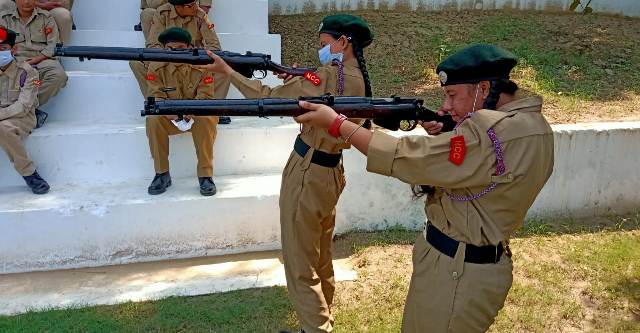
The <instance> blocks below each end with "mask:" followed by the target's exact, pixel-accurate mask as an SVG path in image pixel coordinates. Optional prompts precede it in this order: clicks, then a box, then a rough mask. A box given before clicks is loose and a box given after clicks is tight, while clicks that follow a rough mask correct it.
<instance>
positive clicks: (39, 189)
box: [22, 171, 49, 194]
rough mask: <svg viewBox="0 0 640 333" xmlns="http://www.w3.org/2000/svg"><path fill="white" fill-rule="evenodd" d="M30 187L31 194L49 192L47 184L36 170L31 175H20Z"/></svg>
mask: <svg viewBox="0 0 640 333" xmlns="http://www.w3.org/2000/svg"><path fill="white" fill-rule="evenodd" d="M22 178H24V181H25V182H26V183H27V186H29V188H30V189H31V192H33V194H45V193H47V192H49V184H47V182H46V181H45V180H44V179H42V177H40V175H39V174H38V172H37V171H36V172H34V173H33V174H32V175H31V176H26V177H22Z"/></svg>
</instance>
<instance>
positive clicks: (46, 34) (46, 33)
mask: <svg viewBox="0 0 640 333" xmlns="http://www.w3.org/2000/svg"><path fill="white" fill-rule="evenodd" d="M43 32H44V35H45V36H49V34H50V33H52V32H53V27H45V28H44V29H43Z"/></svg>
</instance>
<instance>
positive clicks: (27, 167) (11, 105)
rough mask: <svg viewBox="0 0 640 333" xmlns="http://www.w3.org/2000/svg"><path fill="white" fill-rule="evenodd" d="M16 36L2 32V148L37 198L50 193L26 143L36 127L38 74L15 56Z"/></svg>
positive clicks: (0, 42) (12, 32)
mask: <svg viewBox="0 0 640 333" xmlns="http://www.w3.org/2000/svg"><path fill="white" fill-rule="evenodd" d="M15 42H16V33H15V32H14V31H12V30H8V29H4V28H0V146H1V147H2V149H3V150H4V151H5V152H6V153H7V156H8V157H9V160H10V161H11V162H12V163H13V166H14V167H15V169H16V171H17V172H18V173H19V174H20V175H21V176H22V177H23V178H24V180H25V182H26V183H27V186H29V188H30V189H31V191H32V192H33V193H35V194H45V193H47V192H49V184H47V182H46V181H45V180H44V179H42V177H40V175H39V174H38V172H37V171H36V167H35V165H34V163H33V161H31V160H30V159H29V156H28V154H27V151H26V149H25V147H24V140H25V139H26V138H27V136H29V134H31V130H32V129H33V128H34V127H35V126H36V115H35V110H36V106H38V86H39V85H40V80H39V78H38V71H37V70H35V69H34V68H33V67H31V65H29V64H28V63H26V62H17V61H16V60H15V58H14V57H13V55H14V54H15V52H16V47H15Z"/></svg>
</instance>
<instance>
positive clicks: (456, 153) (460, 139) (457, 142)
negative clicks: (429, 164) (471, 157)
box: [449, 135, 467, 166]
mask: <svg viewBox="0 0 640 333" xmlns="http://www.w3.org/2000/svg"><path fill="white" fill-rule="evenodd" d="M466 153H467V145H466V144H465V143H464V136H462V135H458V136H454V137H453V138H451V152H449V161H450V162H451V163H453V164H455V165H458V166H459V165H460V164H462V162H463V161H464V155H465V154H466Z"/></svg>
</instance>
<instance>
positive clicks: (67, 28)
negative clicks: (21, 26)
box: [0, 0, 73, 44]
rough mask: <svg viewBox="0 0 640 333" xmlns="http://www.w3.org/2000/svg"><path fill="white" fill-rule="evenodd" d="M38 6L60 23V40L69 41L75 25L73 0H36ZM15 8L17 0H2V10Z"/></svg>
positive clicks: (0, 8) (0, 4)
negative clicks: (72, 11)
mask: <svg viewBox="0 0 640 333" xmlns="http://www.w3.org/2000/svg"><path fill="white" fill-rule="evenodd" d="M36 7H38V8H40V9H42V10H46V11H48V12H49V13H51V16H53V19H54V20H55V21H56V24H57V25H58V31H59V33H60V41H61V42H62V43H65V44H66V43H68V42H69V36H70V35H71V30H72V27H73V17H72V16H71V8H72V7H73V0H36ZM13 8H15V0H0V12H2V11H5V10H10V9H13Z"/></svg>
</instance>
